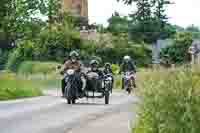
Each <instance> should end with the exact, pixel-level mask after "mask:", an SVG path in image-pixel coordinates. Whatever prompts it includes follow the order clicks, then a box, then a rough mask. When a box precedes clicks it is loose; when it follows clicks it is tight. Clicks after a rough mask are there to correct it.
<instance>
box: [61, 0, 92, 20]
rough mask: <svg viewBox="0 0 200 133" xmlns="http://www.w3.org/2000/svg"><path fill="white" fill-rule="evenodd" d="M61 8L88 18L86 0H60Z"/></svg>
mask: <svg viewBox="0 0 200 133" xmlns="http://www.w3.org/2000/svg"><path fill="white" fill-rule="evenodd" d="M62 9H63V11H69V12H71V13H72V14H74V15H75V16H80V17H84V18H86V19H88V0H62Z"/></svg>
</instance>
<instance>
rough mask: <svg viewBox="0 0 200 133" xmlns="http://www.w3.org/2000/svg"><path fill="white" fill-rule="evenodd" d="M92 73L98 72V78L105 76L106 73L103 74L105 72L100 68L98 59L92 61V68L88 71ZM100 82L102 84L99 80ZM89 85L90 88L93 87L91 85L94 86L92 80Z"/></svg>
mask: <svg viewBox="0 0 200 133" xmlns="http://www.w3.org/2000/svg"><path fill="white" fill-rule="evenodd" d="M90 73H96V74H97V75H98V79H102V78H103V76H104V75H103V72H102V71H101V70H99V62H98V61H97V60H91V61H90V70H89V71H88V72H87V74H90ZM98 84H99V85H100V82H98ZM88 86H89V88H91V86H92V81H91V80H88ZM100 86H101V85H100Z"/></svg>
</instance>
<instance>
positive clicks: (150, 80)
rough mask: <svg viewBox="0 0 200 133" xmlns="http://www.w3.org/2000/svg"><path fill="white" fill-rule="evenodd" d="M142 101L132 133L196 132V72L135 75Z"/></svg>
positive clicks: (199, 94) (199, 74) (199, 101)
mask: <svg viewBox="0 0 200 133" xmlns="http://www.w3.org/2000/svg"><path fill="white" fill-rule="evenodd" d="M138 78H139V79H138V84H139V88H138V91H137V92H138V95H139V96H140V97H141V100H142V102H141V103H140V105H139V108H138V111H137V113H138V120H137V122H136V124H135V125H134V126H133V127H134V128H133V130H132V132H133V133H198V132H199V130H200V125H199V123H200V119H199V116H200V108H199V105H200V88H199V86H200V71H199V70H198V69H197V68H193V69H189V68H178V69H175V70H159V71H154V72H145V73H142V74H140V75H139V76H138Z"/></svg>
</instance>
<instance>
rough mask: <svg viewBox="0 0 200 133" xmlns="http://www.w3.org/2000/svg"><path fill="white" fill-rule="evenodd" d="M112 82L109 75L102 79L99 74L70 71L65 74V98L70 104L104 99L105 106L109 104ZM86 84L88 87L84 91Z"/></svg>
mask: <svg viewBox="0 0 200 133" xmlns="http://www.w3.org/2000/svg"><path fill="white" fill-rule="evenodd" d="M112 82H113V81H112V78H111V77H110V76H108V75H104V76H103V77H100V76H99V75H98V74H97V73H93V72H91V73H87V74H83V73H77V72H75V71H74V70H72V69H69V70H67V71H66V73H65V83H66V86H65V93H64V97H65V98H66V99H67V102H68V104H75V103H76V100H78V99H81V98H87V99H88V98H104V99H105V104H109V100H110V93H111V91H112ZM84 84H86V86H85V87H84V89H82V86H83V85H84Z"/></svg>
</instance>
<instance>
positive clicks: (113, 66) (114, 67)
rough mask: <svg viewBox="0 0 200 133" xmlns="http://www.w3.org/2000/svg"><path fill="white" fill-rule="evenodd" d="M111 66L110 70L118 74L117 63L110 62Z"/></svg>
mask: <svg viewBox="0 0 200 133" xmlns="http://www.w3.org/2000/svg"><path fill="white" fill-rule="evenodd" d="M111 67H112V71H113V73H114V74H118V73H119V71H120V67H119V65H117V64H112V66H111Z"/></svg>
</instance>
